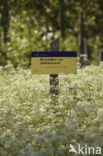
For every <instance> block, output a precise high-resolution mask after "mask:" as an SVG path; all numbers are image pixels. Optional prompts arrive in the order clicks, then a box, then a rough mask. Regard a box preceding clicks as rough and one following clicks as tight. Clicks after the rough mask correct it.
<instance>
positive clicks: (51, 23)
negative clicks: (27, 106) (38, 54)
mask: <svg viewBox="0 0 103 156" xmlns="http://www.w3.org/2000/svg"><path fill="white" fill-rule="evenodd" d="M58 37H59V38H60V39H61V44H60V49H61V50H76V51H77V52H78V56H80V57H81V58H84V59H85V58H86V59H87V60H88V61H87V62H88V63H89V64H99V61H100V60H101V59H102V51H103V45H102V44H103V3H102V0H92V1H89V0H86V1H85V2H84V1H83V0H78V1H76V0H55V1H53V0H49V1H48V0H43V1H41V0H26V1H24V0H19V1H16V0H0V65H5V64H7V63H9V62H10V63H12V64H13V65H14V66H15V67H16V66H18V65H21V66H27V67H28V66H29V65H30V54H31V51H39V50H43V51H45V50H48V51H49V44H50V42H51V41H52V40H54V39H56V38H58Z"/></svg>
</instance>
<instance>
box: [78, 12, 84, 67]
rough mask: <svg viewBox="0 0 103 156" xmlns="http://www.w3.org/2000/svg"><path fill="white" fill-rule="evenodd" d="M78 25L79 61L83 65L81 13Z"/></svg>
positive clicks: (82, 21) (82, 18)
mask: <svg viewBox="0 0 103 156" xmlns="http://www.w3.org/2000/svg"><path fill="white" fill-rule="evenodd" d="M79 26H80V31H79V33H78V48H79V52H80V63H81V66H82V65H83V56H82V55H83V54H84V17H83V14H82V13H80V14H79Z"/></svg>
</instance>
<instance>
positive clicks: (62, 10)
mask: <svg viewBox="0 0 103 156" xmlns="http://www.w3.org/2000/svg"><path fill="white" fill-rule="evenodd" d="M59 2H60V29H61V36H62V37H63V38H65V3H64V0H59Z"/></svg>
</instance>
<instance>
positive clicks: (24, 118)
mask: <svg viewBox="0 0 103 156" xmlns="http://www.w3.org/2000/svg"><path fill="white" fill-rule="evenodd" d="M102 77H103V64H101V66H100V67H96V66H90V67H89V66H87V67H85V68H84V69H82V70H79V69H78V74H77V75H73V74H71V75H60V76H59V80H60V96H59V102H58V103H57V104H56V105H53V104H52V103H51V102H50V101H51V98H50V97H51V96H50V95H49V88H50V86H49V76H48V75H31V71H30V69H27V70H23V69H21V68H20V67H18V68H17V69H16V70H14V68H13V67H12V66H11V65H8V66H5V68H2V67H0V156H8V155H10V156H43V155H45V156H67V155H68V151H69V145H70V144H73V145H74V146H75V147H76V146H78V143H79V144H81V145H84V144H86V145H88V146H93V147H95V146H100V147H101V148H103V87H102V86H103V79H102ZM102 155H103V154H102ZM102 155H101V156H102ZM71 156H72V153H71Z"/></svg>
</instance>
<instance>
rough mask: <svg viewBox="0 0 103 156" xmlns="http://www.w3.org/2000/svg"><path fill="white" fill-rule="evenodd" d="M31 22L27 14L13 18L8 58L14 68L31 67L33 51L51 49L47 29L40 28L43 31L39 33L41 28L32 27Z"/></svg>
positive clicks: (8, 43)
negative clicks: (19, 66)
mask: <svg viewBox="0 0 103 156" xmlns="http://www.w3.org/2000/svg"><path fill="white" fill-rule="evenodd" d="M29 22H30V21H29V17H28V16H27V13H26V12H23V14H22V16H16V17H12V18H11V23H10V29H9V34H8V36H9V38H10V41H9V42H7V49H8V58H9V60H11V62H12V64H13V65H14V66H17V65H18V64H19V65H29V64H30V59H31V51H40V50H43V51H44V50H48V49H49V42H50V39H49V37H48V36H47V35H46V32H45V28H44V29H43V28H40V29H42V31H39V27H37V26H34V27H31V25H30V23H29ZM42 33H43V34H42ZM43 35H44V36H43Z"/></svg>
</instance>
